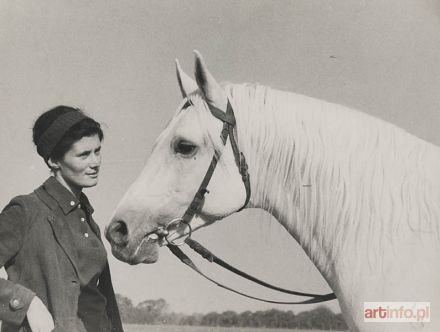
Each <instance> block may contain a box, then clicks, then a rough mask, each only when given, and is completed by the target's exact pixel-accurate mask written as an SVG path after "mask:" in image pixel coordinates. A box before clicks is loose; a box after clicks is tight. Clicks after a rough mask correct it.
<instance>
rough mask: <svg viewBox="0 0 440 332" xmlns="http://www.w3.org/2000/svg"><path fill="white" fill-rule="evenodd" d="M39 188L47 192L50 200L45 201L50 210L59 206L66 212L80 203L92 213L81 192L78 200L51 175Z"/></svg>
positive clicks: (85, 197)
mask: <svg viewBox="0 0 440 332" xmlns="http://www.w3.org/2000/svg"><path fill="white" fill-rule="evenodd" d="M41 188H42V189H44V191H46V193H47V194H49V196H50V198H51V200H47V199H46V200H45V202H46V204H47V205H48V206H49V207H50V208H51V209H52V210H54V209H55V208H56V207H57V206H59V207H60V208H61V210H62V211H63V212H64V214H68V213H70V212H71V211H73V210H74V209H77V208H78V205H79V204H82V206H83V207H84V208H85V209H86V210H87V212H88V213H89V214H92V213H93V211H94V210H93V207H92V206H91V205H90V202H89V200H88V198H87V196H86V195H85V194H84V193H81V196H80V199H79V200H78V199H77V198H76V197H75V195H73V194H72V193H71V192H70V191H69V190H68V189H67V188H65V187H64V186H63V185H62V184H61V183H60V182H58V180H57V179H55V178H54V177H53V176H51V177H49V178H48V179H47V180H46V181H45V182H44V183H43V185H42V186H41Z"/></svg>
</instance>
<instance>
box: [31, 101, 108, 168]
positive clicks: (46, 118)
mask: <svg viewBox="0 0 440 332" xmlns="http://www.w3.org/2000/svg"><path fill="white" fill-rule="evenodd" d="M72 119H73V120H72ZM94 135H98V137H99V139H100V140H101V141H102V139H103V138H104V133H103V132H102V129H101V125H100V124H99V123H98V122H96V121H95V120H93V119H92V118H90V117H88V116H86V115H85V114H84V112H83V111H82V110H80V109H78V108H73V107H69V106H63V105H60V106H57V107H54V108H52V109H50V110H48V111H46V112H44V113H43V114H41V115H40V116H39V117H38V119H37V120H36V121H35V123H34V127H33V128H32V140H33V142H34V144H35V146H36V147H37V151H38V154H39V155H40V156H42V157H43V158H44V161H45V162H46V163H47V161H48V160H49V159H50V158H51V159H52V160H60V159H61V158H63V156H64V154H65V153H66V152H67V151H69V150H70V148H71V147H72V145H73V144H74V143H75V142H77V141H79V140H80V139H81V138H83V137H88V136H94Z"/></svg>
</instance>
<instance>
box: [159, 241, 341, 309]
mask: <svg viewBox="0 0 440 332" xmlns="http://www.w3.org/2000/svg"><path fill="white" fill-rule="evenodd" d="M185 242H186V243H187V244H188V245H189V246H190V247H191V248H193V249H194V250H195V251H197V252H199V251H201V252H203V255H205V254H206V257H205V256H204V258H206V259H208V260H209V261H210V262H215V263H216V264H219V265H220V266H222V267H224V268H226V269H228V270H229V271H231V272H234V273H236V274H237V275H239V276H241V277H243V278H246V279H248V280H251V281H254V282H256V283H258V284H260V285H262V286H265V287H267V288H271V289H274V290H277V291H280V292H283V293H287V294H292V295H298V296H307V297H311V299H308V300H304V301H293V302H292V301H273V300H267V299H263V298H259V297H255V296H252V295H249V294H246V293H242V292H240V291H237V290H235V289H233V288H230V287H228V286H226V285H223V284H221V283H219V282H217V281H215V280H214V279H212V278H210V277H208V276H207V275H206V274H204V273H203V272H202V271H201V270H200V269H199V268H198V267H197V266H196V265H195V264H194V263H193V261H192V260H191V259H190V258H189V257H188V256H187V255H185V254H184V253H183V251H182V250H180V248H179V247H177V246H175V245H168V248H169V249H170V250H171V252H172V253H173V254H174V255H175V256H176V257H177V258H179V259H180V261H181V262H182V263H184V264H185V265H187V266H189V267H190V268H191V269H193V270H194V271H195V272H197V273H198V274H200V275H201V276H203V277H205V278H206V279H208V280H209V281H211V282H213V283H214V284H216V285H217V286H219V287H221V288H224V289H226V290H229V291H231V292H233V293H236V294H239V295H242V296H244V297H247V298H250V299H254V300H257V301H262V302H267V303H274V304H312V303H320V302H325V301H330V300H333V299H335V298H336V296H335V294H333V293H330V294H325V295H319V294H311V293H302V292H296V291H291V290H287V289H284V288H280V287H277V286H273V285H270V284H268V283H266V282H264V281H262V280H259V279H257V278H255V277H252V276H251V275H249V274H247V273H245V272H243V271H240V270H238V269H236V268H234V267H233V266H231V265H229V264H228V263H226V262H225V261H223V260H221V259H220V258H218V257H216V256H215V255H214V254H212V253H211V252H209V251H208V250H206V249H205V248H203V247H202V246H201V245H200V244H199V243H197V242H196V241H194V240H191V239H189V238H188V239H186V241H185ZM195 248H197V249H195ZM199 253H200V252H199ZM208 253H209V254H208ZM200 254H201V255H202V253H200Z"/></svg>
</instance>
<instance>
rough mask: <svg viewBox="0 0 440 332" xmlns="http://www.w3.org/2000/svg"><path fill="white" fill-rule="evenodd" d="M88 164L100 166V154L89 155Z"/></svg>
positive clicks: (92, 166)
mask: <svg viewBox="0 0 440 332" xmlns="http://www.w3.org/2000/svg"><path fill="white" fill-rule="evenodd" d="M89 165H90V167H91V168H97V167H99V166H101V156H99V155H92V156H90V160H89Z"/></svg>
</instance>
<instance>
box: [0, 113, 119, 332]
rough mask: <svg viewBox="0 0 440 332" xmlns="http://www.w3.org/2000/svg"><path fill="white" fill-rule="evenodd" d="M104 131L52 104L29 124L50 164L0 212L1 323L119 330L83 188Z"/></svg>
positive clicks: (92, 178)
mask: <svg viewBox="0 0 440 332" xmlns="http://www.w3.org/2000/svg"><path fill="white" fill-rule="evenodd" d="M102 139H103V133H102V130H101V127H100V125H99V123H97V122H96V121H94V120H93V119H92V118H90V117H87V116H86V115H84V113H83V112H82V111H81V110H78V109H74V108H71V107H67V106H58V107H55V108H53V109H51V110H49V111H47V112H45V113H43V114H42V115H41V116H40V117H39V118H38V119H37V121H36V122H35V124H34V127H33V141H34V143H35V145H36V148H37V152H38V154H39V155H40V156H41V157H43V159H44V161H45V162H46V164H47V165H48V166H49V168H50V169H51V172H52V176H51V177H49V179H48V180H46V182H44V183H43V184H42V185H41V186H40V187H39V188H37V189H36V190H35V191H34V192H33V193H31V194H28V195H23V196H18V197H15V198H14V199H12V200H11V202H10V203H9V204H8V205H7V206H6V207H5V208H4V210H3V212H2V213H1V214H0V266H4V267H5V269H6V271H7V274H8V280H4V279H0V320H2V331H34V332H35V331H41V332H46V331H52V330H54V331H69V332H70V331H74V332H85V331H87V332H90V331H91V332H101V331H102V332H107V331H112V332H119V331H123V330H122V324H121V320H120V317H119V312H118V308H117V304H116V300H115V295H114V292H113V287H112V284H111V279H110V272H109V267H108V262H107V256H106V251H105V249H104V246H103V244H102V242H101V240H100V232H99V229H98V226H97V225H96V224H95V222H94V221H93V219H92V213H93V208H92V206H91V205H90V203H89V201H88V199H87V197H86V196H85V195H84V194H83V193H82V190H83V188H88V187H93V186H95V185H96V184H97V182H98V175H99V168H100V165H101V156H100V151H101V141H102Z"/></svg>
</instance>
